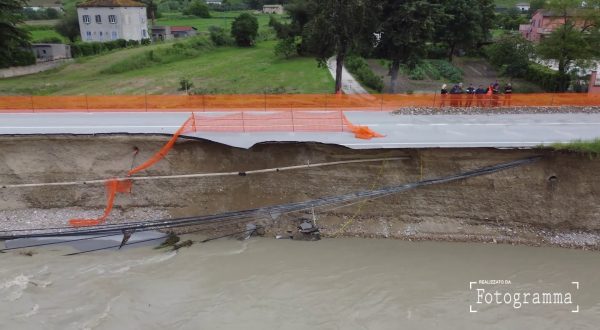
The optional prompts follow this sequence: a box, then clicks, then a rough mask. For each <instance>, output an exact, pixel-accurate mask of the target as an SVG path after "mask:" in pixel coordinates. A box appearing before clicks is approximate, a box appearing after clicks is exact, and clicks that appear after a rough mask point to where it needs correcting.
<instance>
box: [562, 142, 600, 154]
mask: <svg viewBox="0 0 600 330" xmlns="http://www.w3.org/2000/svg"><path fill="white" fill-rule="evenodd" d="M551 147H552V148H554V149H555V150H565V151H571V152H577V153H581V154H586V155H590V156H600V138H597V139H594V140H576V141H572V142H569V143H555V144H552V146H551Z"/></svg>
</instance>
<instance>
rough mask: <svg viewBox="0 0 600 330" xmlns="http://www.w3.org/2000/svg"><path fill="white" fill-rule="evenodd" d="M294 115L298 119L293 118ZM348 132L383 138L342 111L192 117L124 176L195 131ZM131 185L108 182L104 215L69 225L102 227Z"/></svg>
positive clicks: (160, 156) (148, 164)
mask: <svg viewBox="0 0 600 330" xmlns="http://www.w3.org/2000/svg"><path fill="white" fill-rule="evenodd" d="M294 115H296V116H298V115H300V117H294ZM290 127H291V128H292V130H296V129H297V130H298V131H342V132H343V131H350V132H352V133H354V136H355V137H356V138H359V139H371V138H374V137H382V136H383V135H381V134H378V133H377V132H374V131H373V130H371V129H370V128H369V127H367V126H359V125H353V124H352V123H351V122H350V121H349V120H348V118H346V116H345V115H344V114H343V113H342V112H341V111H325V112H300V113H299V114H296V113H295V112H288V111H279V112H265V113H249V114H245V113H244V112H239V113H230V114H225V115H219V116H214V115H212V114H194V113H192V115H191V116H190V117H189V118H188V119H187V120H186V121H185V122H184V123H183V125H181V127H179V129H177V131H176V132H175V133H174V134H173V136H172V137H171V138H170V139H169V141H168V142H167V143H166V144H165V145H164V146H163V147H162V148H160V150H159V151H158V152H157V153H156V154H154V155H153V156H152V157H150V158H149V159H148V160H146V161H145V162H144V163H142V164H141V165H139V166H137V167H135V168H133V169H131V170H130V171H129V172H128V173H127V176H131V175H133V174H135V173H138V172H140V171H143V170H145V169H147V168H149V167H151V166H152V165H154V164H156V163H158V162H159V161H160V160H162V159H163V158H164V157H165V156H166V155H167V154H168V153H169V151H170V150H171V149H172V148H173V146H174V145H175V142H176V141H177V139H178V138H179V136H180V135H181V134H184V133H188V132H196V131H198V130H216V131H219V130H221V129H222V130H226V131H228V132H230V131H236V130H237V131H239V130H240V128H241V130H242V131H245V130H246V129H247V130H248V131H256V130H258V131H278V130H284V131H288V130H289V129H290ZM132 185H133V181H132V180H117V179H110V180H107V181H106V183H105V186H106V195H107V203H106V208H105V209H104V214H103V215H102V216H101V217H99V218H95V219H71V220H69V224H70V225H71V226H74V227H85V226H96V225H99V224H102V223H104V222H105V221H106V219H107V218H108V217H109V215H110V213H111V211H112V209H113V206H114V200H115V197H116V195H117V193H129V192H131V187H132Z"/></svg>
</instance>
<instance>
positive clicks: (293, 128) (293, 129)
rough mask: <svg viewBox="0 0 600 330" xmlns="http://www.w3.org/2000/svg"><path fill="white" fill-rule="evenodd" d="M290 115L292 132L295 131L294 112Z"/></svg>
mask: <svg viewBox="0 0 600 330" xmlns="http://www.w3.org/2000/svg"><path fill="white" fill-rule="evenodd" d="M291 113H292V132H295V131H296V121H295V120H294V111H293V110H292V111H291Z"/></svg>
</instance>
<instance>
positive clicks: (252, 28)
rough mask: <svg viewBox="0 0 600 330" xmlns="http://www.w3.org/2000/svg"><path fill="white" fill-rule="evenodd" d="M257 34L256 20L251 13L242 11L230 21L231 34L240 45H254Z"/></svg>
mask: <svg viewBox="0 0 600 330" xmlns="http://www.w3.org/2000/svg"><path fill="white" fill-rule="evenodd" d="M257 35H258V20H257V19H256V17H254V16H253V15H251V14H248V13H242V14H240V15H239V16H238V17H236V18H235V20H234V21H233V22H232V23H231V36H232V37H233V38H234V39H235V43H236V44H237V45H238V46H241V47H250V46H252V45H254V41H255V40H256V36H257Z"/></svg>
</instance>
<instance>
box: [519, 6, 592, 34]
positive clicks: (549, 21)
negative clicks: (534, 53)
mask: <svg viewBox="0 0 600 330" xmlns="http://www.w3.org/2000/svg"><path fill="white" fill-rule="evenodd" d="M568 17H569V18H571V17H576V12H572V13H570V14H569V16H568ZM584 23H585V22H584V20H583V19H575V25H576V26H583V24H584ZM564 24H565V19H564V18H563V17H562V16H561V15H557V14H555V13H553V12H552V11H550V10H546V9H538V10H537V11H536V12H535V13H534V14H533V16H532V17H531V20H530V21H529V24H521V25H519V33H521V35H522V36H523V37H524V38H525V39H527V40H529V41H532V42H539V41H540V40H542V39H543V38H545V37H546V36H548V35H549V34H550V33H552V32H553V31H554V30H555V29H556V28H557V27H560V26H563V25H564Z"/></svg>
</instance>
